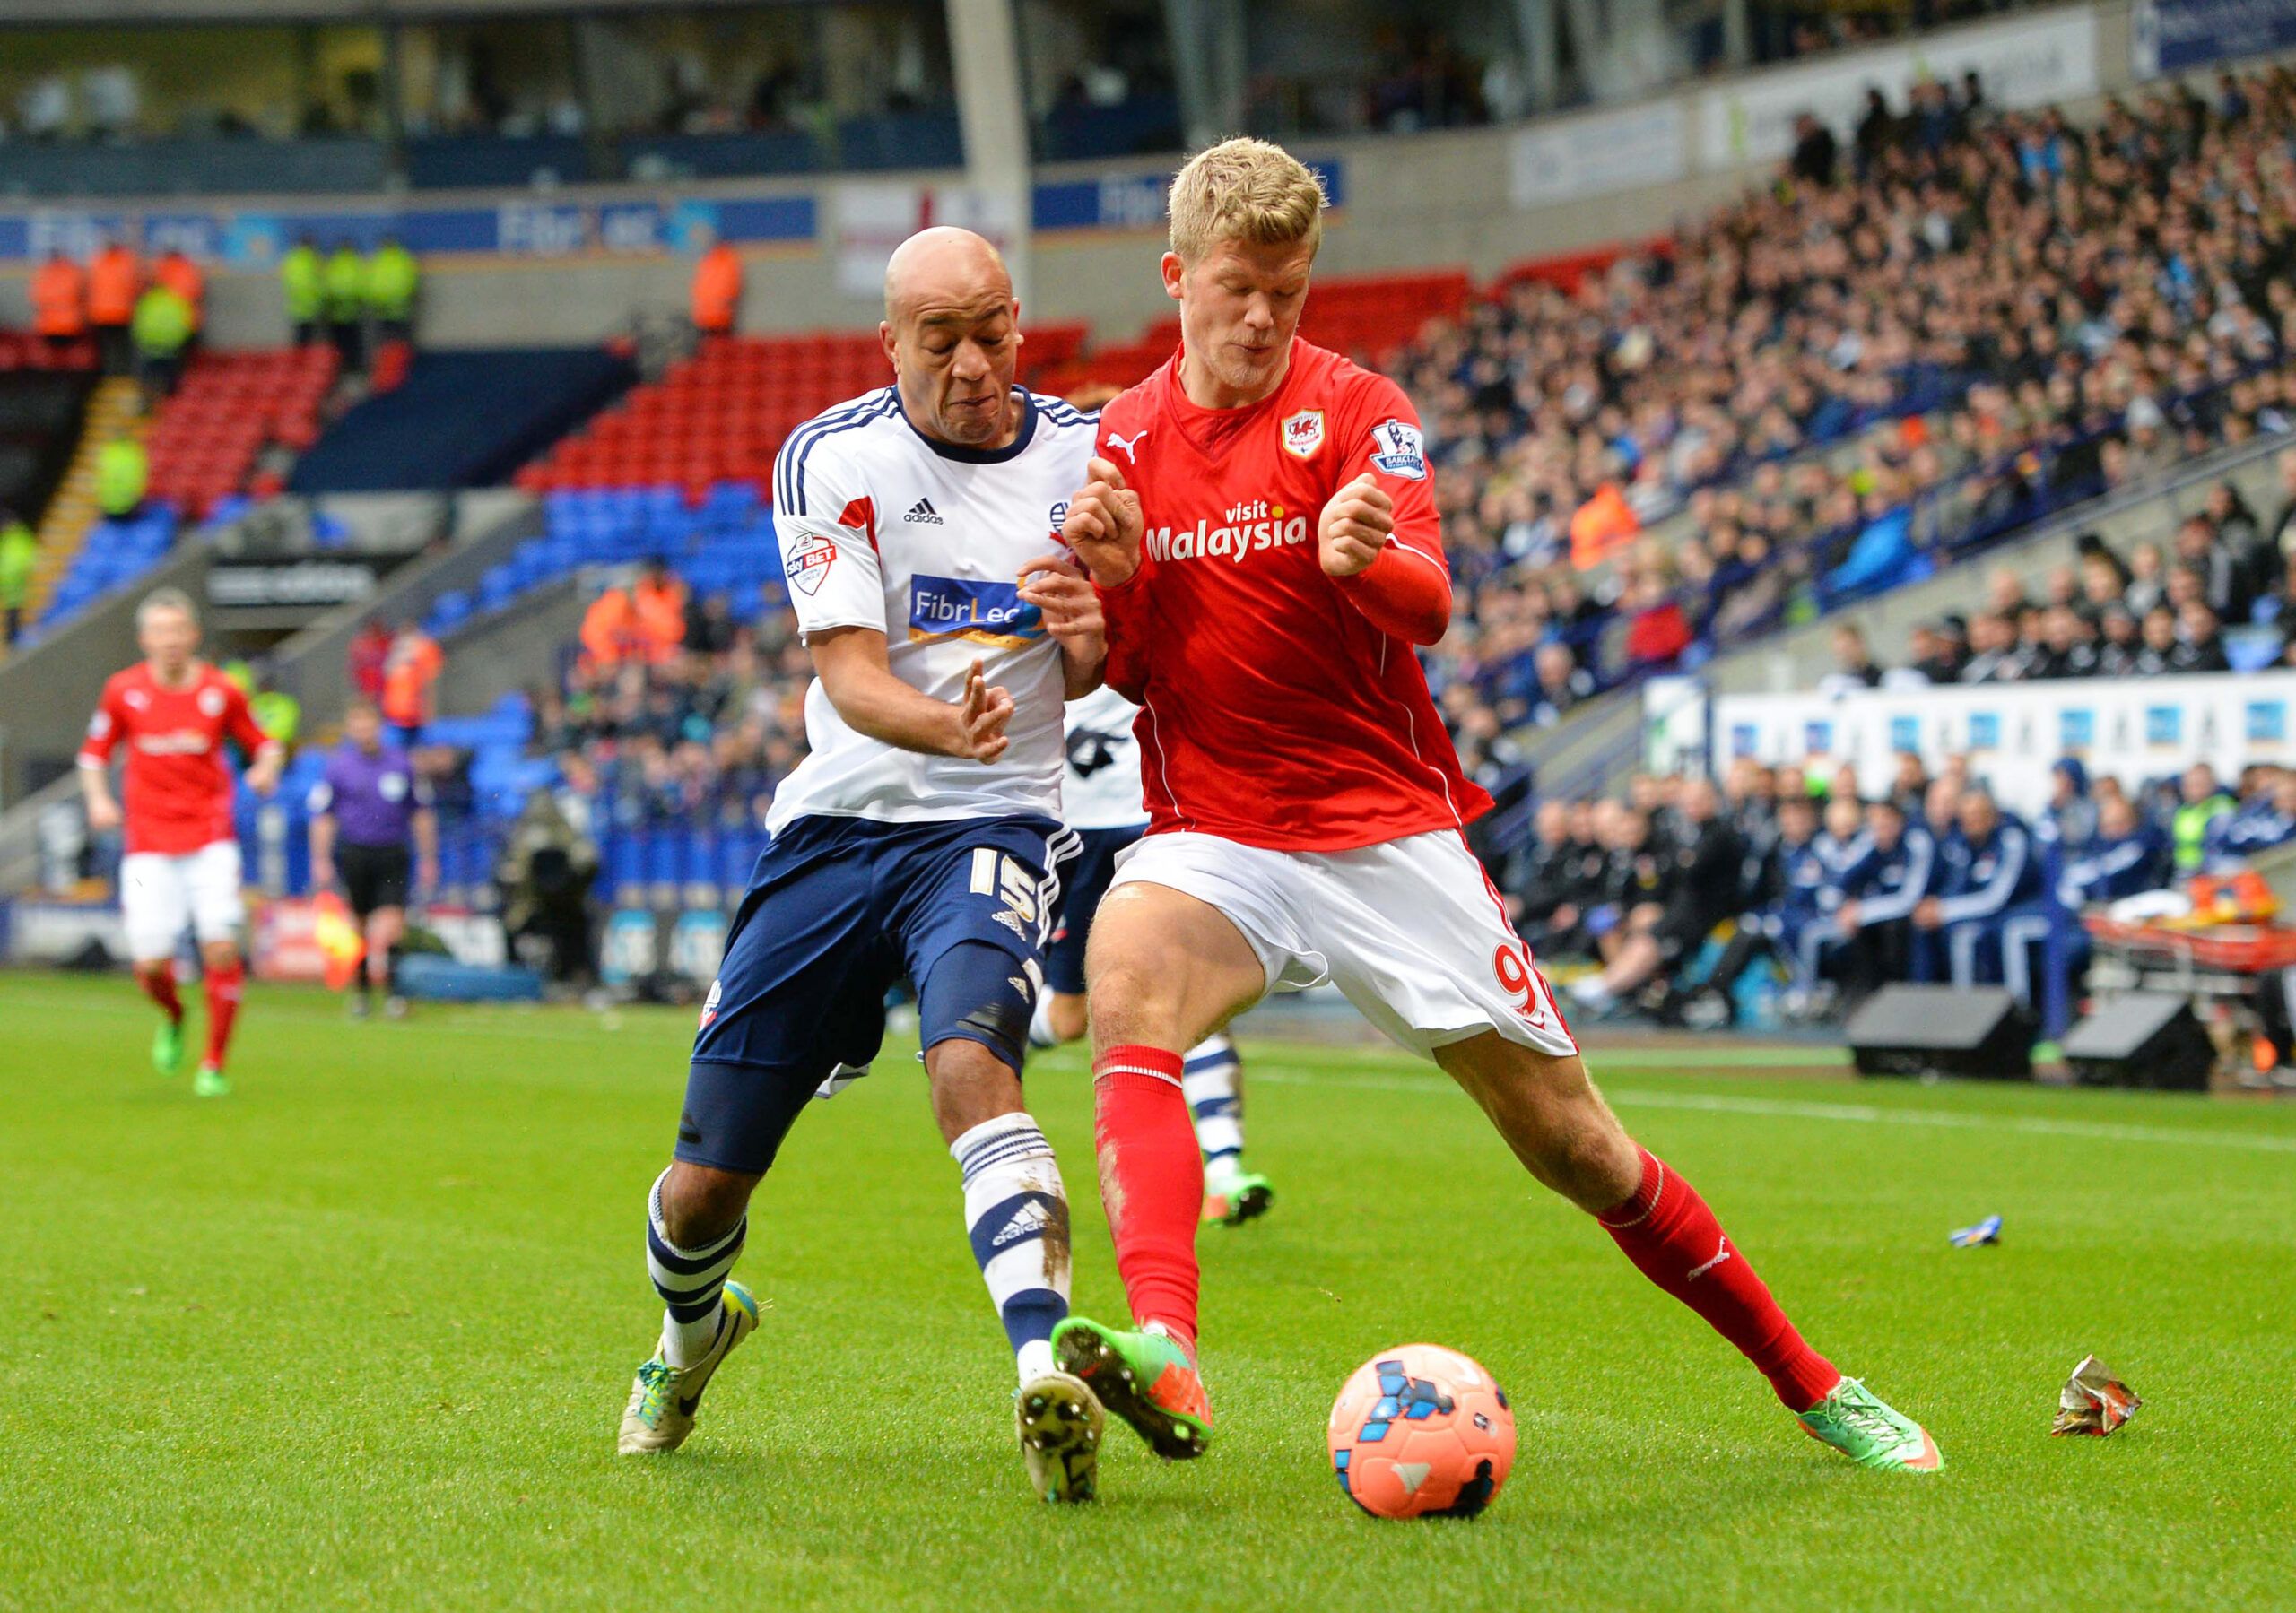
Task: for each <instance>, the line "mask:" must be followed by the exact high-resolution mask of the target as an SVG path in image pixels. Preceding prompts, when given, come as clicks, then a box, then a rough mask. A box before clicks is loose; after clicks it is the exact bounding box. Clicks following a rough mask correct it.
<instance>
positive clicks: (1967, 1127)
mask: <svg viewBox="0 0 2296 1613" xmlns="http://www.w3.org/2000/svg"><path fill="white" fill-rule="evenodd" d="M1247 1068H1248V1071H1249V1073H1248V1076H1247V1078H1246V1079H1247V1080H1253V1081H1274V1082H1277V1083H1279V1084H1281V1085H1286V1086H1299V1087H1316V1086H1329V1087H1361V1088H1367V1089H1370V1090H1375V1091H1381V1092H1427V1093H1442V1092H1449V1091H1452V1090H1454V1089H1455V1088H1452V1087H1451V1085H1450V1084H1449V1083H1448V1082H1447V1081H1439V1080H1434V1079H1432V1078H1425V1077H1423V1078H1419V1079H1413V1078H1412V1077H1409V1076H1392V1075H1390V1076H1381V1075H1355V1074H1337V1073H1335V1074H1330V1075H1310V1074H1302V1073H1300V1072H1297V1071H1283V1070H1270V1069H1267V1068H1265V1066H1264V1065H1259V1064H1252V1065H1248V1067H1247ZM1604 1096H1605V1097H1607V1098H1609V1099H1610V1101H1611V1102H1612V1103H1613V1104H1617V1105H1620V1106H1622V1107H1626V1108H1646V1109H1694V1110H1699V1111H1701V1112H1703V1113H1706V1114H1759V1115H1766V1116H1770V1117H1772V1118H1780V1119H1789V1120H1832V1121H1847V1122H1849V1123H1853V1124H1857V1125H1900V1126H1928V1127H1930V1128H1932V1129H1934V1130H1938V1131H1955V1132H2023V1133H2025V1134H2026V1135H2028V1136H2039V1137H2079V1138H2083V1139H2085V1140H2089V1141H2092V1142H2150V1143H2168V1144H2186V1145H2189V1146H2191V1147H2194V1148H2211V1149H2235V1150H2238V1151H2241V1152H2246V1153H2257V1154H2296V1137H2282V1136H2274V1135H2270V1134H2266V1133H2261V1132H2205V1131H2199V1130H2196V1129H2194V1128H2192V1127H2189V1126H2148V1125H2138V1124H2135V1123H2123V1122H2116V1121H2105V1120H2053V1119H2050V1118H2049V1117H2048V1116H2046V1115H2040V1114H1965V1113H1959V1112H1955V1111H1952V1110H1944V1109H1883V1108H1876V1107H1874V1106H1872V1105H1870V1104H1813V1103H1800V1102H1796V1101H1793V1100H1791V1099H1787V1098H1772V1097H1725V1096H1720V1095H1716V1094H1710V1093H1703V1092H1647V1091H1642V1090H1639V1089H1636V1088H1605V1091H1604Z"/></svg>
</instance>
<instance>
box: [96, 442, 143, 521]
mask: <svg viewBox="0 0 2296 1613" xmlns="http://www.w3.org/2000/svg"><path fill="white" fill-rule="evenodd" d="M151 481H152V462H151V458H150V456H149V455H147V454H145V453H144V451H143V438H139V437H137V436H135V434H134V433H133V432H128V431H121V432H117V433H116V434H115V435H113V436H111V437H109V438H105V440H104V443H103V446H102V447H99V448H98V449H97V450H96V508H97V509H99V510H100V511H101V512H102V513H103V516H104V519H106V520H108V521H126V520H131V519H133V518H134V517H135V512H136V511H137V510H139V509H142V508H143V490H144V489H145V488H147V487H148V486H150V485H151Z"/></svg>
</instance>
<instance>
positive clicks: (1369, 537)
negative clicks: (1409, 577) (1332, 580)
mask: <svg viewBox="0 0 2296 1613" xmlns="http://www.w3.org/2000/svg"><path fill="white" fill-rule="evenodd" d="M1395 529H1396V501H1395V500H1394V499H1391V498H1389V497H1388V496H1387V490H1386V489H1385V488H1383V487H1381V486H1380V485H1379V483H1378V478H1377V477H1375V476H1373V475H1372V474H1371V473H1370V472H1369V471H1366V472H1364V473H1363V474H1361V476H1358V477H1357V478H1356V479H1355V480H1354V481H1351V482H1349V483H1348V484H1347V485H1346V486H1345V487H1343V488H1341V489H1340V490H1339V491H1337V492H1335V493H1334V494H1333V495H1332V496H1331V502H1330V503H1328V504H1326V505H1325V506H1324V513H1323V515H1322V516H1321V517H1320V518H1319V519H1318V521H1317V522H1316V547H1317V551H1318V554H1319V555H1320V557H1321V559H1322V560H1323V567H1324V575H1325V576H1326V577H1355V576H1357V575H1359V574H1361V573H1362V572H1365V571H1368V570H1370V568H1371V562H1372V561H1374V560H1376V559H1378V558H1379V551H1381V550H1383V549H1385V548H1386V547H1387V538H1388V535H1389V534H1390V533H1393V532H1394V531H1395Z"/></svg>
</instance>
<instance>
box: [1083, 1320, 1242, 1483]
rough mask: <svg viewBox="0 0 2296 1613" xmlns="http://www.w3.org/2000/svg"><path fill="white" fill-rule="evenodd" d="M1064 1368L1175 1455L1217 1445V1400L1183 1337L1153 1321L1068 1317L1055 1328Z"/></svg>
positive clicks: (1159, 1450) (1164, 1452)
mask: <svg viewBox="0 0 2296 1613" xmlns="http://www.w3.org/2000/svg"><path fill="white" fill-rule="evenodd" d="M1052 1353H1053V1357H1054V1358H1055V1359H1056V1360H1057V1361H1058V1362H1059V1363H1060V1369H1061V1371H1063V1372H1065V1373H1068V1374H1070V1375H1072V1376H1074V1377H1077V1378H1081V1379H1082V1380H1083V1382H1084V1383H1085V1385H1086V1386H1087V1387H1088V1388H1090V1389H1091V1392H1093V1393H1094V1394H1095V1395H1097V1396H1099V1397H1100V1404H1101V1405H1102V1406H1104V1407H1106V1408H1107V1409H1109V1411H1111V1412H1113V1413H1114V1414H1115V1415H1117V1416H1118V1417H1120V1418H1123V1419H1124V1420H1125V1421H1126V1422H1127V1423H1130V1424H1131V1425H1132V1427H1133V1429H1134V1431H1135V1433H1137V1434H1138V1435H1140V1437H1141V1438H1143V1439H1144V1440H1146V1441H1147V1442H1148V1448H1149V1449H1150V1450H1152V1451H1153V1452H1155V1453H1156V1454H1157V1455H1159V1456H1161V1457H1163V1458H1165V1459H1166V1460H1167V1461H1187V1460H1188V1459H1189V1458H1190V1457H1195V1456H1201V1455H1203V1454H1204V1451H1205V1446H1206V1445H1208V1444H1211V1443H1212V1402H1211V1401H1210V1400H1209V1399H1207V1398H1206V1397H1205V1392H1204V1380H1203V1378H1202V1377H1200V1376H1198V1375H1197V1374H1196V1363H1195V1362H1194V1361H1191V1360H1190V1359H1188V1356H1187V1351H1186V1350H1184V1349H1181V1348H1180V1346H1179V1342H1178V1340H1175V1339H1173V1338H1172V1337H1171V1336H1170V1334H1169V1333H1167V1332H1165V1331H1164V1330H1163V1329H1162V1328H1161V1326H1159V1325H1157V1324H1156V1323H1153V1322H1151V1323H1150V1324H1149V1325H1148V1326H1146V1327H1144V1328H1140V1329H1136V1330H1135V1329H1124V1328H1113V1327H1104V1326H1102V1325H1101V1324H1100V1322H1091V1321H1088V1320H1086V1319H1085V1318H1084V1317H1082V1316H1071V1317H1069V1318H1068V1319H1067V1320H1066V1321H1065V1322H1061V1323H1060V1324H1059V1325H1058V1326H1057V1327H1056V1328H1054V1329H1053V1330H1052Z"/></svg>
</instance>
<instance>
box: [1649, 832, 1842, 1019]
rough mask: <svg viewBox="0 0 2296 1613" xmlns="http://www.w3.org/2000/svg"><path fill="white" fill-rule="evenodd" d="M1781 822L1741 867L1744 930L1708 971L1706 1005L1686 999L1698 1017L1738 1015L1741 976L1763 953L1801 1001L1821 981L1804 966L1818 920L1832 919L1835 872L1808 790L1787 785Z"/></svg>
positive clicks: (1693, 1015) (1740, 926)
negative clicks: (1828, 897)
mask: <svg viewBox="0 0 2296 1613" xmlns="http://www.w3.org/2000/svg"><path fill="white" fill-rule="evenodd" d="M1777 829H1778V832H1777V835H1776V837H1775V838H1774V839H1773V840H1772V841H1771V842H1770V846H1769V849H1768V851H1767V854H1764V855H1762V856H1761V857H1759V858H1758V859H1756V860H1755V861H1754V863H1753V864H1752V866H1751V867H1750V868H1746V867H1742V869H1741V874H1740V879H1739V882H1738V887H1737V899H1738V903H1739V909H1740V910H1739V914H1738V927H1737V932H1736V933H1735V934H1734V935H1733V936H1732V937H1731V938H1730V940H1729V941H1727V942H1726V943H1725V944H1724V946H1723V948H1722V952H1721V956H1720V957H1719V958H1717V959H1716V961H1715V965H1714V967H1713V969H1712V970H1711V971H1710V972H1709V975H1708V976H1707V979H1706V985H1705V991H1704V993H1702V994H1703V996H1704V998H1705V1000H1706V1002H1707V1004H1708V1006H1707V1009H1706V1010H1705V1012H1704V1013H1703V1014H1702V1015H1700V1014H1699V1012H1698V1010H1696V1009H1695V1008H1693V1007H1692V1005H1690V1004H1688V1003H1685V1004H1684V1005H1683V1008H1682V1010H1681V1011H1682V1012H1683V1014H1684V1015H1685V1017H1689V1018H1691V1019H1692V1022H1694V1023H1704V1024H1709V1025H1716V1024H1727V1023H1728V1022H1729V1021H1730V1020H1731V1019H1733V1018H1734V1017H1735V1011H1736V1010H1735V992H1736V990H1737V985H1738V982H1739V980H1740V979H1741V978H1742V977H1743V976H1744V974H1745V972H1746V971H1747V969H1749V968H1751V967H1752V966H1753V965H1754V964H1756V963H1757V962H1759V961H1761V959H1762V958H1772V959H1775V960H1776V961H1777V962H1778V964H1779V966H1780V967H1782V968H1783V969H1784V971H1785V974H1786V977H1787V981H1788V982H1789V983H1790V985H1791V987H1792V990H1793V992H1794V994H1795V995H1796V1007H1797V1008H1798V1007H1800V1006H1801V1004H1802V1003H1803V1002H1806V1000H1807V998H1808V996H1809V993H1810V988H1811V986H1812V985H1813V984H1815V976H1814V973H1813V971H1811V970H1809V969H1807V968H1805V962H1804V959H1805V956H1806V950H1805V938H1806V937H1808V936H1809V935H1810V934H1811V933H1812V932H1813V926H1817V925H1819V924H1824V923H1826V922H1828V919H1827V915H1826V913H1825V903H1824V896H1823V893H1824V891H1825V889H1826V887H1827V881H1828V879H1829V872H1828V870H1827V867H1826V864H1825V861H1824V859H1823V857H1822V856H1821V855H1820V854H1819V850H1818V845H1817V839H1818V807H1817V803H1816V802H1813V800H1811V798H1810V797H1809V795H1808V794H1807V793H1805V792H1802V791H1796V790H1792V789H1790V788H1789V789H1781V790H1780V791H1779V794H1778V815H1777Z"/></svg>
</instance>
